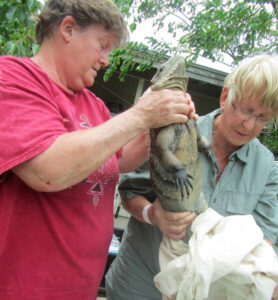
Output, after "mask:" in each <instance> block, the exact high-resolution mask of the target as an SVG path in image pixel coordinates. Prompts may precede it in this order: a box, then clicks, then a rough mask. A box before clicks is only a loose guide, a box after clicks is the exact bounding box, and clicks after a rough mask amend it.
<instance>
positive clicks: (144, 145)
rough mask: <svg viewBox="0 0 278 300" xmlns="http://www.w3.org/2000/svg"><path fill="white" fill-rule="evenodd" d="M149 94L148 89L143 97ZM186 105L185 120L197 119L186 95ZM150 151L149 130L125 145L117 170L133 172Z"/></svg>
mask: <svg viewBox="0 0 278 300" xmlns="http://www.w3.org/2000/svg"><path fill="white" fill-rule="evenodd" d="M149 93H150V89H148V90H147V91H146V92H145V93H144V96H145V95H148V94H149ZM185 96H186V104H187V106H188V110H187V118H193V119H194V120H197V119H198V117H199V116H198V115H197V114H196V112H195V104H194V102H193V101H192V100H191V96H190V95H189V94H188V93H186V94H185ZM149 151H150V136H149V130H145V131H144V132H143V133H142V134H140V135H139V136H137V137H136V138H135V139H134V140H132V141H131V142H129V143H128V144H126V145H125V146H124V148H123V153H122V156H121V158H120V159H119V168H120V172H121V173H127V172H131V171H133V170H134V169H135V168H137V167H138V166H140V165H141V164H142V163H144V162H145V161H146V160H148V158H149Z"/></svg>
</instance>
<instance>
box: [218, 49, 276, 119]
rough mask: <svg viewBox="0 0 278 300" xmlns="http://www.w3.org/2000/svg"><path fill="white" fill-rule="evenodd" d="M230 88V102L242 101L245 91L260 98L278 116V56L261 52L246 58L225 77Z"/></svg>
mask: <svg viewBox="0 0 278 300" xmlns="http://www.w3.org/2000/svg"><path fill="white" fill-rule="evenodd" d="M224 85H225V86H227V87H228V88H229V92H228V98H227V100H228V103H232V102H233V101H241V100H242V96H243V94H244V93H246V92H247V93H248V96H249V97H250V98H253V99H259V103H260V104H261V105H264V106H267V107H270V108H271V109H272V110H273V111H274V116H275V117H276V118H277V117H278V57H277V56H271V55H267V54H260V55H256V56H253V57H251V58H249V59H246V60H244V61H243V62H242V63H241V64H240V65H239V66H238V67H237V68H236V69H235V70H234V71H232V72H231V73H230V74H229V75H228V76H227V77H226V79H225V82H224Z"/></svg>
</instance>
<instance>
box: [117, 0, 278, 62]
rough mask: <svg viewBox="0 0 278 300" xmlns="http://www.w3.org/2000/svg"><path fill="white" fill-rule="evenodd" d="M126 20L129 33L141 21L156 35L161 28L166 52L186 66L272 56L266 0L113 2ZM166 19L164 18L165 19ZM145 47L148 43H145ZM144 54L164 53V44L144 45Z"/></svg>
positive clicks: (273, 15) (273, 16)
mask: <svg viewBox="0 0 278 300" xmlns="http://www.w3.org/2000/svg"><path fill="white" fill-rule="evenodd" d="M115 2H116V4H117V5H118V6H119V8H120V9H121V10H122V12H123V13H124V14H125V15H126V16H128V17H129V18H130V23H131V25H130V29H131V31H132V30H134V29H135V28H136V24H139V23H141V22H143V21H144V20H147V19H152V20H153V28H154V29H155V30H157V31H158V32H159V30H160V29H162V28H163V27H166V26H167V30H168V32H169V34H170V35H172V36H173V37H174V38H175V39H176V41H177V42H176V44H175V45H173V46H171V47H169V48H170V49H169V52H168V53H169V54H170V52H171V51H172V52H179V53H182V54H183V55H184V56H185V58H186V59H187V61H188V62H195V61H196V60H197V58H198V56H200V55H201V56H204V57H207V58H209V59H211V60H212V61H215V60H218V61H224V57H226V58H227V56H229V57H230V59H231V61H233V62H234V64H236V63H238V62H239V61H240V60H242V59H243V58H245V57H247V56H250V55H251V54H254V53H257V52H267V53H277V51H278V30H277V29H278V22H277V20H278V8H277V5H278V4H276V1H266V0H226V1H222V0H191V1H187V0H168V1H160V0H115ZM169 17H170V18H169ZM150 41H151V42H152V43H150ZM146 42H147V45H148V47H149V48H150V49H152V50H154V47H158V45H159V44H160V46H159V47H160V48H161V49H164V50H167V48H165V45H162V44H163V43H165V42H162V41H161V40H157V41H156V42H155V43H154V40H153V39H152V38H150V37H149V38H148V39H146Z"/></svg>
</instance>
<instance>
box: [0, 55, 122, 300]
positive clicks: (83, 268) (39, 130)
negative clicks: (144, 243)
mask: <svg viewBox="0 0 278 300" xmlns="http://www.w3.org/2000/svg"><path fill="white" fill-rule="evenodd" d="M109 118H110V114H109V111H108V109H107V108H106V107H105V105H104V103H103V102H102V101H101V100H100V99H99V98H97V97H96V96H95V95H94V94H93V93H91V92H90V91H88V90H87V89H84V90H82V91H81V92H77V93H76V94H75V95H72V94H70V93H68V92H66V91H65V90H63V89H62V88H61V87H59V86H58V85H57V84H55V83H54V82H53V81H52V80H51V79H50V78H49V77H48V76H47V75H46V73H44V72H43V71H42V70H41V69H40V68H39V67H38V66H37V65H36V64H35V63H33V62H32V61H31V60H30V59H28V58H15V57H7V56H6V57H1V58H0V299H5V300H25V299H26V300H27V299H28V300H42V299H49V300H50V299H51V300H59V299H60V300H89V299H90V300H92V299H95V298H96V293H97V290H98V287H99V284H100V281H101V278H102V275H103V272H104V268H105V264H106V259H107V253H108V248H109V244H110V241H111V237H112V233H113V199H114V191H115V185H116V183H117V180H118V176H119V170H118V162H117V157H116V155H113V156H112V157H111V158H109V159H108V160H107V161H106V162H105V163H104V164H103V165H101V166H100V167H99V168H98V169H97V170H96V171H95V172H94V173H92V174H91V175H90V176H89V177H88V178H87V179H86V180H84V181H83V182H81V183H79V184H77V185H74V186H72V187H70V188H68V189H65V190H63V191H60V192H54V193H39V192H36V191H34V190H32V189H31V188H29V187H28V186H27V185H26V184H25V183H24V182H23V181H21V180H20V179H19V178H18V177H17V176H16V175H15V174H14V173H12V171H10V169H11V168H12V167H14V166H16V165H18V164H20V163H22V162H24V161H26V160H28V159H30V158H32V157H34V156H36V155H38V154H39V153H41V152H43V151H44V150H45V149H47V148H48V147H49V146H50V145H51V144H52V143H53V142H54V141H55V139H56V138H57V137H58V136H60V135H61V134H64V133H67V132H71V131H75V130H82V129H86V128H91V127H95V126H98V125H99V124H101V123H103V122H105V121H106V120H108V119H109ZM119 155H120V152H119V153H117V156H119ZM92 159H94V157H92ZM55 163H57V162H55Z"/></svg>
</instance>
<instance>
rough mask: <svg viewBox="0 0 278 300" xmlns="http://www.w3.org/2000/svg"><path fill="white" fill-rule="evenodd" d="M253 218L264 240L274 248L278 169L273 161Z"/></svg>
mask: <svg viewBox="0 0 278 300" xmlns="http://www.w3.org/2000/svg"><path fill="white" fill-rule="evenodd" d="M266 162H267V161H266ZM253 216H254V218H255V220H256V222H257V224H258V226H259V227H260V228H261V229H262V231H263V233H264V237H265V240H266V241H267V242H268V243H269V244H270V245H271V246H272V247H274V244H275V242H276V240H277V237H278V168H277V165H276V164H275V162H274V161H271V163H270V166H269V173H268V174H267V179H266V183H265V187H264V191H263V193H262V194H261V197H260V200H259V202H258V203H257V205H256V207H255V210H254V212H253Z"/></svg>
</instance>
